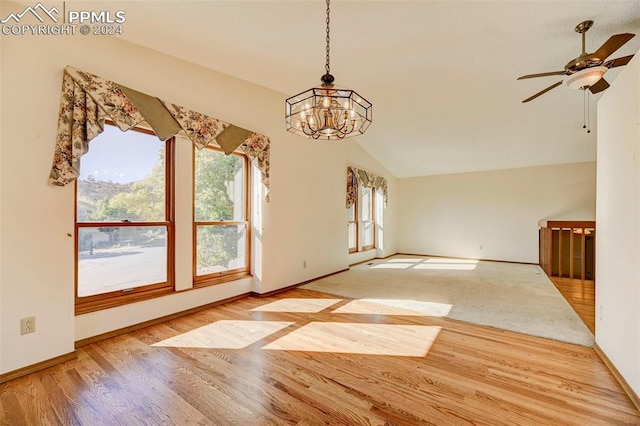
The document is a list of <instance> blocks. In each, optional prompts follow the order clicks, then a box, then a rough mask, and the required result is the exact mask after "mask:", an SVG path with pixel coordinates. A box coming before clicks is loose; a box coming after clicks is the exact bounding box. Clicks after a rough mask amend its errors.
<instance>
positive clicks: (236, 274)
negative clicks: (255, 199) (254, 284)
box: [191, 145, 251, 288]
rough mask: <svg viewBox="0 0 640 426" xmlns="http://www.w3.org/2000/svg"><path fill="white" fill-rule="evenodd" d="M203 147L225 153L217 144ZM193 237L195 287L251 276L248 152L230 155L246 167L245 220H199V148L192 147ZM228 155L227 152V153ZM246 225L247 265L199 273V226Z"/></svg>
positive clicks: (249, 170) (249, 169)
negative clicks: (197, 162)
mask: <svg viewBox="0 0 640 426" xmlns="http://www.w3.org/2000/svg"><path fill="white" fill-rule="evenodd" d="M202 149H211V150H214V151H217V152H221V153H223V154H224V151H223V150H222V148H220V147H218V146H215V145H207V146H205V147H204V148H202ZM192 152H193V154H192V178H191V182H192V195H191V207H192V224H193V227H192V239H193V247H192V253H193V256H192V257H193V273H192V274H193V288H201V287H207V286H211V285H217V284H222V283H226V282H229V281H234V280H238V279H241V278H245V277H250V276H251V205H250V204H251V194H250V193H251V167H250V166H251V162H250V161H249V158H248V157H247V155H246V154H244V153H243V152H241V151H238V150H235V151H233V152H232V153H230V154H228V155H236V156H238V157H240V158H242V160H243V168H244V177H243V178H244V209H243V210H244V219H245V220H244V221H235V220H234V221H231V220H223V221H198V220H196V155H197V152H198V151H197V148H196V147H195V146H194V147H193V148H192ZM225 155H227V154H225ZM242 224H244V225H245V229H246V231H245V233H246V235H245V239H246V241H245V260H246V263H245V266H244V267H241V268H235V269H230V270H227V271H221V272H214V273H210V274H204V275H198V226H224V225H242Z"/></svg>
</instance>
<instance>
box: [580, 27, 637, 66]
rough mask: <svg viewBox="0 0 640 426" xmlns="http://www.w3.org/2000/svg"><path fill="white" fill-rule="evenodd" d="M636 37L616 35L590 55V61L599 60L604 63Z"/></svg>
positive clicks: (632, 35) (627, 34)
mask: <svg viewBox="0 0 640 426" xmlns="http://www.w3.org/2000/svg"><path fill="white" fill-rule="evenodd" d="M633 37H635V34H629V33H624V34H616V35H613V36H611V37H609V40H607V41H605V42H604V44H603V45H602V46H600V48H599V49H598V50H596V51H595V52H593V53H592V54H591V55H589V57H590V59H594V58H597V59H599V60H601V61H604V60H605V59H607V58H608V57H609V55H611V54H612V53H613V52H615V51H616V50H618V49H620V48H621V47H622V46H623V45H624V44H625V43H626V42H628V41H629V40H631V39H632V38H633Z"/></svg>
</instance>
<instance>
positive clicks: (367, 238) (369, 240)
mask: <svg viewBox="0 0 640 426" xmlns="http://www.w3.org/2000/svg"><path fill="white" fill-rule="evenodd" d="M361 189H362V217H361V220H362V250H370V249H372V248H374V247H375V245H376V242H375V222H374V217H375V213H374V212H375V201H374V200H375V189H373V188H365V187H362V188H361Z"/></svg>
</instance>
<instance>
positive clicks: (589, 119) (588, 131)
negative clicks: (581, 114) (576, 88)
mask: <svg viewBox="0 0 640 426" xmlns="http://www.w3.org/2000/svg"><path fill="white" fill-rule="evenodd" d="M585 92H587V133H591V104H589V93H588V92H589V91H588V90H585Z"/></svg>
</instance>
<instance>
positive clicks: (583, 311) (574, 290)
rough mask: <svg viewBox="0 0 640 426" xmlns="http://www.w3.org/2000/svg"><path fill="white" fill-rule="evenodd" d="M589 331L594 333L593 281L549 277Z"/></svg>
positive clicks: (594, 305) (594, 294) (594, 297)
mask: <svg viewBox="0 0 640 426" xmlns="http://www.w3.org/2000/svg"><path fill="white" fill-rule="evenodd" d="M549 278H550V279H551V281H552V282H553V283H554V284H555V286H556V287H557V288H558V290H559V291H560V293H562V295H563V296H564V298H565V299H566V300H567V302H569V304H570V305H571V307H573V310H574V311H576V313H577V314H578V315H579V316H580V318H582V321H584V323H585V324H586V325H587V327H588V328H589V330H591V332H592V333H594V334H595V332H596V286H595V282H594V281H589V280H585V281H582V280H576V279H571V278H560V277H549Z"/></svg>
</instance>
